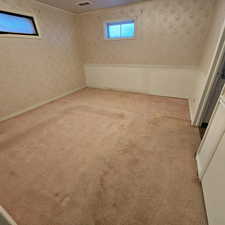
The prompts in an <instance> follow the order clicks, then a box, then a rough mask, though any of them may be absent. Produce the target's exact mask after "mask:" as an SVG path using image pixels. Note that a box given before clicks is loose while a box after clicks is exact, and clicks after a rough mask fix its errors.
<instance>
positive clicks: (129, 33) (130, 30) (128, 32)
mask: <svg viewBox="0 0 225 225" xmlns="http://www.w3.org/2000/svg"><path fill="white" fill-rule="evenodd" d="M121 37H122V38H131V37H134V23H133V22H130V23H124V24H121Z"/></svg>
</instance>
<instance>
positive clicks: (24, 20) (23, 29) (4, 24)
mask: <svg viewBox="0 0 225 225" xmlns="http://www.w3.org/2000/svg"><path fill="white" fill-rule="evenodd" d="M1 32H2V33H18V34H31V35H32V34H33V35H36V34H37V31H36V28H35V25H34V21H33V20H32V18H31V17H26V16H20V15H18V16H17V15H13V14H12V15H11V14H8V13H5V12H0V33H1Z"/></svg>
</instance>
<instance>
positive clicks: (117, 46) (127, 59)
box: [80, 0, 215, 65]
mask: <svg viewBox="0 0 225 225" xmlns="http://www.w3.org/2000/svg"><path fill="white" fill-rule="evenodd" d="M214 3H215V1H214V0H188V1H187V0H166V1H165V0H152V1H146V2H143V3H139V4H134V5H129V6H124V7H117V8H112V9H104V10H99V11H97V12H89V13H85V14H83V15H81V16H80V25H81V32H82V39H83V41H84V42H83V58H84V62H85V63H86V64H149V65H199V63H200V61H201V56H202V52H203V47H204V43H205V37H206V34H207V32H208V29H209V25H210V19H211V13H212V10H213V7H214ZM126 18H134V19H136V23H137V37H136V39H135V40H119V41H116V40H114V41H109V40H104V31H103V23H104V21H111V20H112V21H113V20H120V19H126Z"/></svg>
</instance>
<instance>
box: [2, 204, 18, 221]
mask: <svg viewBox="0 0 225 225" xmlns="http://www.w3.org/2000/svg"><path fill="white" fill-rule="evenodd" d="M0 214H2V215H3V216H4V218H5V219H6V220H7V221H8V222H9V223H10V224H11V225H17V224H16V222H15V221H14V220H13V219H12V217H11V216H10V215H9V214H8V213H7V212H6V210H5V209H3V207H1V206H0Z"/></svg>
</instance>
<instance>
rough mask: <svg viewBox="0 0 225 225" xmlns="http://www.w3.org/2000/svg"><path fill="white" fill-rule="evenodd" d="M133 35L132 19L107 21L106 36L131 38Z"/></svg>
mask: <svg viewBox="0 0 225 225" xmlns="http://www.w3.org/2000/svg"><path fill="white" fill-rule="evenodd" d="M134 36H135V24H134V21H129V20H128V21H127V20H126V21H120V22H111V23H107V38H109V39H117V38H132V37H134Z"/></svg>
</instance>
